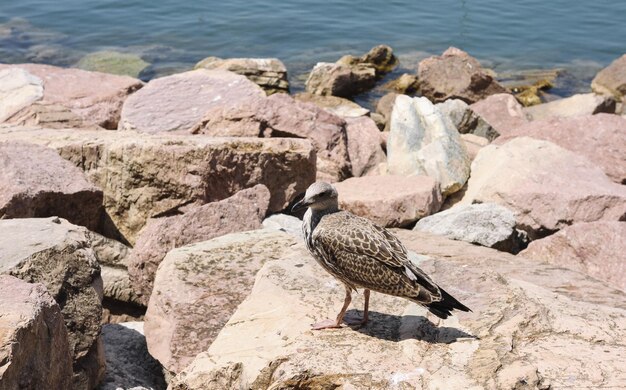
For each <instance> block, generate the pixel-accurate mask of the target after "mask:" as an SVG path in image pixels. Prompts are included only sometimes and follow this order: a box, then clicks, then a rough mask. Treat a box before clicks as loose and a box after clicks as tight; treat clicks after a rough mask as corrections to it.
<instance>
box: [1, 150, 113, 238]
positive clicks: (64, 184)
mask: <svg viewBox="0 0 626 390" xmlns="http://www.w3.org/2000/svg"><path fill="white" fill-rule="evenodd" d="M101 209H102V190H100V189H99V188H97V187H96V186H94V185H93V184H91V183H89V182H88V181H87V179H86V177H85V174H84V173H83V171H81V170H80V169H79V168H77V167H75V166H74V165H73V164H72V163H70V162H69V161H66V160H64V159H63V158H61V156H59V154H58V153H57V152H56V150H54V149H50V148H46V147H44V146H39V145H34V144H29V143H25V142H0V219H3V218H41V217H51V216H59V217H61V218H65V219H67V220H68V221H70V222H71V223H73V224H76V225H82V226H85V227H87V228H88V229H90V230H96V229H97V228H98V225H99V222H100V213H101Z"/></svg>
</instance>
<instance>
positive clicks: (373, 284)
mask: <svg viewBox="0 0 626 390" xmlns="http://www.w3.org/2000/svg"><path fill="white" fill-rule="evenodd" d="M305 207H308V208H309V209H308V210H307V212H306V213H305V214H304V219H303V221H302V231H303V233H304V240H305V241H306V246H307V248H308V249H309V252H311V254H312V255H313V257H314V258H315V260H317V262H318V263H319V264H320V265H321V266H322V267H324V269H325V270H326V271H328V272H329V273H330V274H331V275H333V276H334V277H335V278H337V279H338V280H339V281H341V282H342V283H343V284H344V285H345V288H346V297H345V299H344V302H343V307H342V308H341V311H340V312H339V315H338V316H337V319H336V320H330V319H329V320H325V321H322V322H319V323H316V324H313V329H326V328H339V327H341V323H342V321H343V319H344V315H345V314H346V310H347V309H348V305H350V301H351V300H352V291H353V290H356V289H357V288H363V289H364V297H365V308H364V310H363V318H362V319H361V320H360V321H357V322H356V323H360V324H365V323H366V322H367V320H368V306H369V297H370V290H374V291H377V292H380V293H383V294H388V295H394V296H397V297H402V298H406V299H409V300H411V301H413V302H415V303H419V304H420V305H423V306H425V307H426V308H428V310H430V312H431V313H433V314H434V315H436V316H437V317H439V318H447V317H448V316H449V315H451V311H452V310H453V309H458V310H462V311H470V309H469V308H467V307H466V306H465V305H463V304H462V303H460V302H459V301H457V300H456V299H455V298H454V297H452V296H451V295H450V294H448V293H447V292H446V291H445V290H444V289H442V288H441V287H439V286H437V285H436V284H435V283H434V282H433V281H432V280H431V279H430V277H428V275H426V274H425V273H424V271H422V270H421V269H419V268H418V267H416V266H415V265H414V264H413V263H411V261H410V260H409V259H408V253H407V250H406V248H405V247H404V245H402V243H401V242H400V240H399V239H398V238H397V237H396V236H394V235H393V234H391V233H390V232H389V231H387V230H386V229H385V228H382V227H380V226H377V225H375V224H374V223H372V222H370V221H369V220H367V219H365V218H361V217H357V216H356V215H354V214H352V213H350V212H347V211H340V210H339V206H338V201H337V190H336V189H335V188H334V187H333V186H332V185H330V184H328V183H325V182H317V183H313V184H312V185H311V186H310V187H309V188H308V189H307V190H306V194H305V195H304V198H303V199H302V200H301V201H300V202H298V203H296V204H295V205H294V206H293V209H292V210H293V211H297V210H301V209H303V208H305ZM351 324H354V322H353V323H351Z"/></svg>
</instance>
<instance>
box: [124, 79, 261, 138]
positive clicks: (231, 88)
mask: <svg viewBox="0 0 626 390" xmlns="http://www.w3.org/2000/svg"><path fill="white" fill-rule="evenodd" d="M264 96H265V93H264V92H263V90H262V89H261V88H260V87H259V86H258V85H256V84H254V83H253V82H252V81H250V80H248V79H246V78H245V77H244V76H240V75H238V74H235V73H232V72H228V71H224V70H206V69H198V70H194V71H190V72H184V73H178V74H174V75H171V76H166V77H161V78H158V79H154V80H152V81H150V82H149V83H148V84H146V86H145V87H144V88H142V89H141V90H140V91H138V92H137V93H135V94H133V95H132V96H130V97H129V99H127V100H126V102H124V107H123V109H122V116H121V120H120V123H119V129H120V130H136V131H139V132H143V133H161V132H178V133H193V132H194V131H195V130H196V129H197V128H198V127H199V126H200V124H201V122H202V119H203V118H204V116H205V114H206V112H207V111H209V110H210V109H212V108H215V107H219V108H228V107H232V106H235V105H239V104H242V105H245V104H246V101H247V100H250V99H256V98H259V97H264Z"/></svg>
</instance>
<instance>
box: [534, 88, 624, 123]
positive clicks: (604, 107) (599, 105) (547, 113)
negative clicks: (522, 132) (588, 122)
mask: <svg viewBox="0 0 626 390" xmlns="http://www.w3.org/2000/svg"><path fill="white" fill-rule="evenodd" d="M524 112H525V113H526V115H527V116H528V118H529V119H531V120H540V119H549V118H571V117H576V116H582V115H593V114H599V113H601V112H605V113H608V114H614V113H615V99H614V98H613V97H609V96H602V95H597V94H595V93H585V94H578V95H573V96H570V97H567V98H564V99H558V100H554V101H551V102H548V103H543V104H537V105H534V106H530V107H525V108H524Z"/></svg>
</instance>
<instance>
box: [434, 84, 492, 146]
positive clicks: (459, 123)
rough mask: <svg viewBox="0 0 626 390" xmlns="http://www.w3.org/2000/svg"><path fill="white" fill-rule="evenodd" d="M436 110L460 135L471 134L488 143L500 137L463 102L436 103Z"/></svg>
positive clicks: (453, 100) (457, 100) (452, 100)
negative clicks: (447, 119)
mask: <svg viewBox="0 0 626 390" xmlns="http://www.w3.org/2000/svg"><path fill="white" fill-rule="evenodd" d="M494 96H495V95H494ZM437 108H438V109H439V111H441V113H442V114H444V115H445V116H447V117H448V118H449V119H450V122H452V124H453V125H454V127H456V129H457V130H458V131H459V133H461V134H473V135H476V136H478V137H483V138H486V139H487V140H489V141H493V140H494V139H496V138H497V137H498V136H499V135H500V133H498V132H497V131H496V130H495V129H494V128H493V127H492V126H491V125H490V124H489V123H487V121H485V120H484V119H483V118H482V117H481V116H480V115H478V114H476V113H475V112H474V110H472V108H470V106H469V105H468V104H467V103H465V102H464V101H463V100H460V99H448V100H446V101H445V102H443V103H438V104H437Z"/></svg>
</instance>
